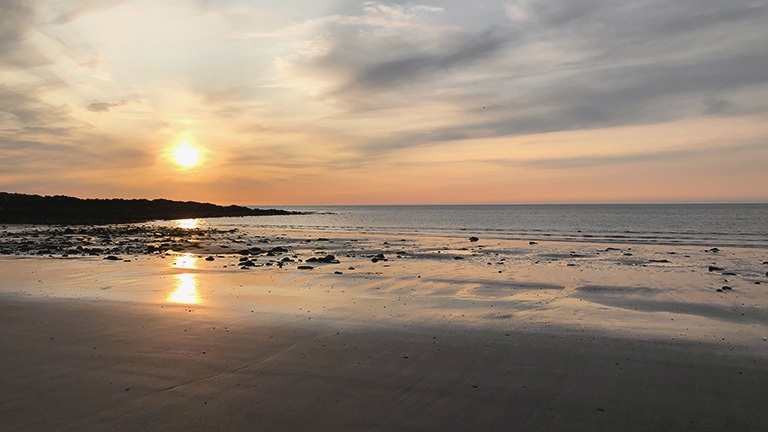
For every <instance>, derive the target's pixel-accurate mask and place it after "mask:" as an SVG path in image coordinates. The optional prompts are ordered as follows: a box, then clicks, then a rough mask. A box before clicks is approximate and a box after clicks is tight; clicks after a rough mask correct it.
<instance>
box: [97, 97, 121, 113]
mask: <svg viewBox="0 0 768 432" xmlns="http://www.w3.org/2000/svg"><path fill="white" fill-rule="evenodd" d="M127 103H128V102H127V101H124V100H121V101H118V102H112V103H110V102H92V103H90V104H88V111H92V112H108V111H109V110H111V109H112V108H114V107H119V106H123V105H125V104H127Z"/></svg>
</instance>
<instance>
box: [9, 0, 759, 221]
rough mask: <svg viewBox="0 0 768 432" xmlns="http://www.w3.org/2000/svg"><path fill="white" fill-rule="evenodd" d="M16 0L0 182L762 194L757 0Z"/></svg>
mask: <svg viewBox="0 0 768 432" xmlns="http://www.w3.org/2000/svg"><path fill="white" fill-rule="evenodd" d="M3 3H7V4H5V5H3V8H4V10H5V11H6V12H4V13H5V16H4V17H3V18H2V26H3V28H4V29H7V31H4V32H3V34H2V35H0V82H1V83H2V84H1V85H0V190H3V191H8V192H23V193H37V194H43V195H54V194H63V195H74V196H79V197H92V198H93V197H102V198H106V197H125V198H168V199H180V200H195V201H208V202H215V203H220V204H252V205H262V206H268V205H302V204H303V205H313V204H445V203H456V204H461V203H591V202H595V203H601V202H766V201H768V187H765V185H768V169H766V165H768V164H767V163H766V162H768V141H767V138H768V75H767V74H766V73H765V71H766V70H768V53H767V52H766V48H765V43H764V42H765V41H766V40H768V29H767V28H766V26H764V25H763V24H764V22H765V19H766V18H768V10H766V8H765V7H760V6H759V5H755V4H751V3H749V2H715V1H700V0H696V1H694V0H683V1H680V2H668V1H666V2H662V1H658V0H642V1H631V2H630V1H629V0H627V1H595V2H576V1H568V0H541V1H536V2H534V1H526V0H517V1H516V0H507V1H490V2H484V3H483V4H482V5H474V4H470V3H467V2H461V1H441V2H437V1H425V2H417V3H410V2H408V3H403V2H378V1H371V2H347V1H313V2H305V3H302V4H303V6H301V7H300V6H298V5H297V4H293V3H291V5H288V4H283V3H280V2H248V1H244V0H226V1H225V0H221V1H216V0H209V1H181V0H171V1H167V2H153V1H143V0H134V1H123V0H112V1H103V2H94V1H86V0H65V1H48V0H45V1H39V2H37V1H36V2H3ZM704 3H706V5H704ZM705 6H706V7H705ZM180 147H181V148H182V150H181V151H182V152H183V153H182V154H181V155H180V153H179V151H180V150H179V148H180Z"/></svg>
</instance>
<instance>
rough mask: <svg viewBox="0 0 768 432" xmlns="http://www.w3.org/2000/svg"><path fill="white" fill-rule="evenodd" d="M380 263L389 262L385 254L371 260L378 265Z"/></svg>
mask: <svg viewBox="0 0 768 432" xmlns="http://www.w3.org/2000/svg"><path fill="white" fill-rule="evenodd" d="M379 261H388V260H387V258H386V257H385V256H384V254H378V255H376V256H374V257H373V258H371V262H373V263H377V262H379Z"/></svg>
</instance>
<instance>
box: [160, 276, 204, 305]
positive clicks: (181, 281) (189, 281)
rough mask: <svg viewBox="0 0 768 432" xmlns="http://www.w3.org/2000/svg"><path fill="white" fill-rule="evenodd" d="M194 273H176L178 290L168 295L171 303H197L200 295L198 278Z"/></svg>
mask: <svg viewBox="0 0 768 432" xmlns="http://www.w3.org/2000/svg"><path fill="white" fill-rule="evenodd" d="M195 276H196V275H194V274H192V273H182V274H178V275H176V290H175V291H173V292H172V293H171V294H170V295H169V296H168V301H169V302H171V303H184V304H197V303H200V295H199V294H198V292H197V279H195Z"/></svg>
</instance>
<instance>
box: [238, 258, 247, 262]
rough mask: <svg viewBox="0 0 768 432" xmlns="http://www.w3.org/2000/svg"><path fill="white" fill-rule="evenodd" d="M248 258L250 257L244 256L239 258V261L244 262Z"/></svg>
mask: <svg viewBox="0 0 768 432" xmlns="http://www.w3.org/2000/svg"><path fill="white" fill-rule="evenodd" d="M248 259H249V258H248V257H242V258H240V260H239V261H240V262H243V261H248Z"/></svg>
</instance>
